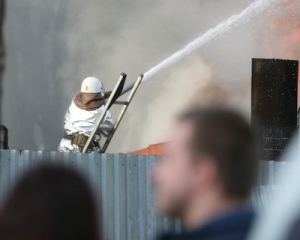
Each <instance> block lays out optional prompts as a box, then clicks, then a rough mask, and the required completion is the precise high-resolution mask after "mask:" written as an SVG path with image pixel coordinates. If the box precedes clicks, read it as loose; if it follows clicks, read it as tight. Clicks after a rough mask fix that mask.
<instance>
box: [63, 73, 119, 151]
mask: <svg viewBox="0 0 300 240" xmlns="http://www.w3.org/2000/svg"><path fill="white" fill-rule="evenodd" d="M110 94H111V92H105V89H104V86H103V84H102V82H101V81H100V80H99V79H98V78H96V77H88V78H86V79H84V80H83V82H82V84H81V91H80V93H79V94H78V95H77V96H76V97H75V98H74V99H73V100H72V103H71V105H70V107H69V109H68V111H67V113H66V115H65V126H64V137H63V138H62V140H61V141H60V145H59V147H58V151H60V152H74V153H78V152H81V150H82V148H83V147H84V145H85V143H86V142H87V140H88V138H89V135H90V134H91V132H92V130H93V127H94V125H95V122H96V120H97V118H98V117H99V115H100V114H101V113H102V111H103V109H104V105H105V102H106V99H107V98H108V97H109V95H110ZM104 123H105V124H107V125H109V126H113V120H112V118H111V114H110V112H109V111H107V113H106V116H105V119H104ZM101 134H103V135H105V134H107V132H105V133H104V132H102V133H101V132H99V133H98V134H97V135H96V136H95V137H94V141H93V142H92V146H90V147H89V149H88V152H100V150H101V149H100V146H99V141H100V138H101Z"/></svg>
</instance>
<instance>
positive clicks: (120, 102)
mask: <svg viewBox="0 0 300 240" xmlns="http://www.w3.org/2000/svg"><path fill="white" fill-rule="evenodd" d="M114 104H117V105H129V102H127V101H115V103H114Z"/></svg>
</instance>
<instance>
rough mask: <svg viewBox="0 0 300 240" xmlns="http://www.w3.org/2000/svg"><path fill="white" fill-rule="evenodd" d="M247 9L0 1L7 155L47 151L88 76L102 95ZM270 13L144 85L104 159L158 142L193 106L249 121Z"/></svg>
mask: <svg viewBox="0 0 300 240" xmlns="http://www.w3.org/2000/svg"><path fill="white" fill-rule="evenodd" d="M274 1H276V0H274ZM251 2H253V1H250V0H243V1H241V0H228V1H217V0H203V1H185V2H184V4H183V2H182V1H179V0H175V1H165V0H159V1H155V2H153V1H138V0H129V1H126V3H125V2H124V3H120V1H117V0H110V1H108V0H105V1H97V0H88V1H81V0H72V1H71V0H22V1H19V0H10V1H8V7H7V19H6V31H5V35H6V42H7V53H8V59H7V60H8V62H7V66H8V68H7V70H6V74H5V82H4V102H3V105H4V109H3V116H4V124H6V125H7V126H8V128H9V130H10V132H9V134H10V146H11V148H17V149H47V150H55V149H56V147H57V145H58V142H59V139H60V138H61V136H62V127H63V116H64V114H65V111H66V109H67V107H68V105H69V104H70V101H71V99H72V97H74V95H75V94H77V93H78V91H79V88H80V83H81V81H82V79H83V78H85V77H86V76H91V75H94V76H97V77H99V78H100V79H101V80H102V81H103V82H104V83H105V86H106V89H111V88H112V87H113V86H114V84H115V82H116V80H117V78H118V76H119V74H120V72H123V71H124V72H126V73H127V74H128V80H127V81H128V82H131V81H134V80H135V79H136V77H137V76H138V75H139V74H140V73H144V72H147V71H148V70H149V69H151V68H152V67H153V66H155V65H156V64H157V63H159V62H161V61H162V60H163V59H166V58H167V57H169V56H170V55H172V54H173V53H174V52H176V51H177V50H178V49H180V48H182V47H183V46H184V45H186V44H187V43H189V42H190V41H191V40H193V39H195V38H196V37H197V36H199V35H201V34H203V33H205V32H206V31H207V30H209V29H210V28H212V27H214V26H216V25H217V24H218V23H220V22H222V21H224V20H226V19H227V18H229V17H231V16H232V15H234V14H238V13H240V12H241V11H242V10H243V9H245V8H246V7H247V6H249V5H250V4H251ZM274 8H275V9H276V6H272V7H270V8H267V9H259V12H263V14H262V13H260V14H258V15H257V14H253V16H252V17H251V16H249V17H247V18H246V19H244V20H243V22H242V23H239V24H237V25H236V26H234V27H233V28H232V29H231V30H229V31H227V32H226V33H223V34H221V35H220V36H218V37H217V38H214V39H212V40H210V41H209V42H207V43H206V44H205V45H203V46H202V47H201V48H200V49H199V50H197V51H196V52H194V53H193V54H192V55H190V56H188V57H186V58H184V59H182V60H181V61H180V62H178V63H177V64H175V65H173V66H172V68H168V69H165V70H164V71H162V72H160V73H159V74H157V75H155V76H153V77H152V78H151V79H150V81H148V82H144V83H143V84H142V85H141V87H140V89H139V90H138V92H137V94H136V96H135V98H134V99H133V102H132V104H131V106H130V107H129V109H128V112H127V113H126V115H125V117H124V120H123V122H122V123H121V126H120V128H119V129H118V131H117V133H116V135H115V137H114V139H113V141H112V142H111V147H110V148H109V151H110V152H128V151H131V150H135V149H138V148H142V147H147V146H148V145H149V144H153V143H156V142H160V141H164V139H163V135H164V134H163V132H164V130H165V129H166V127H168V126H169V125H170V124H171V123H170V121H171V119H172V117H173V116H174V115H175V114H176V112H177V111H178V110H180V109H183V108H185V107H186V106H188V105H189V104H191V103H193V102H195V101H198V102H201V103H204V102H205V103H210V102H211V101H217V102H219V103H220V102H222V103H224V104H229V105H233V106H236V107H237V108H239V109H241V111H242V112H243V113H246V114H248V115H249V112H250V83H251V58H252V57H270V55H266V54H265V53H264V52H263V46H262V45H261V44H260V41H261V37H260V36H261V33H262V32H264V31H265V32H266V29H267V25H268V19H267V16H268V13H269V12H270V11H272V9H274ZM262 10H263V11H262ZM270 36H272V35H270ZM271 57H276V56H271ZM199 96H201V97H199ZM114 113H116V112H114Z"/></svg>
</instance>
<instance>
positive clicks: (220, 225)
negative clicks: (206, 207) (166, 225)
mask: <svg viewBox="0 0 300 240" xmlns="http://www.w3.org/2000/svg"><path fill="white" fill-rule="evenodd" d="M254 217H255V213H254V211H253V210H252V209H238V210H235V211H232V212H230V213H228V214H224V215H222V216H219V217H217V218H215V219H214V220H212V221H210V222H209V223H207V224H206V225H204V226H201V227H199V228H198V229H196V230H195V231H193V232H183V233H181V234H167V235H165V236H163V237H162V238H160V239H159V240H183V239H185V240H198V239H201V240H244V239H246V236H247V234H248V232H249V229H250V227H251V225H252V222H253V219H254Z"/></svg>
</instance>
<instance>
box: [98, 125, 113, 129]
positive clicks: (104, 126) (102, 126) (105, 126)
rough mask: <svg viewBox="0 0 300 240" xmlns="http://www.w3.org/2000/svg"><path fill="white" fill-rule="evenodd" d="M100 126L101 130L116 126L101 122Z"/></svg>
mask: <svg viewBox="0 0 300 240" xmlns="http://www.w3.org/2000/svg"><path fill="white" fill-rule="evenodd" d="M99 128H100V129H101V130H112V129H113V128H114V126H110V125H107V124H100V127H99Z"/></svg>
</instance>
